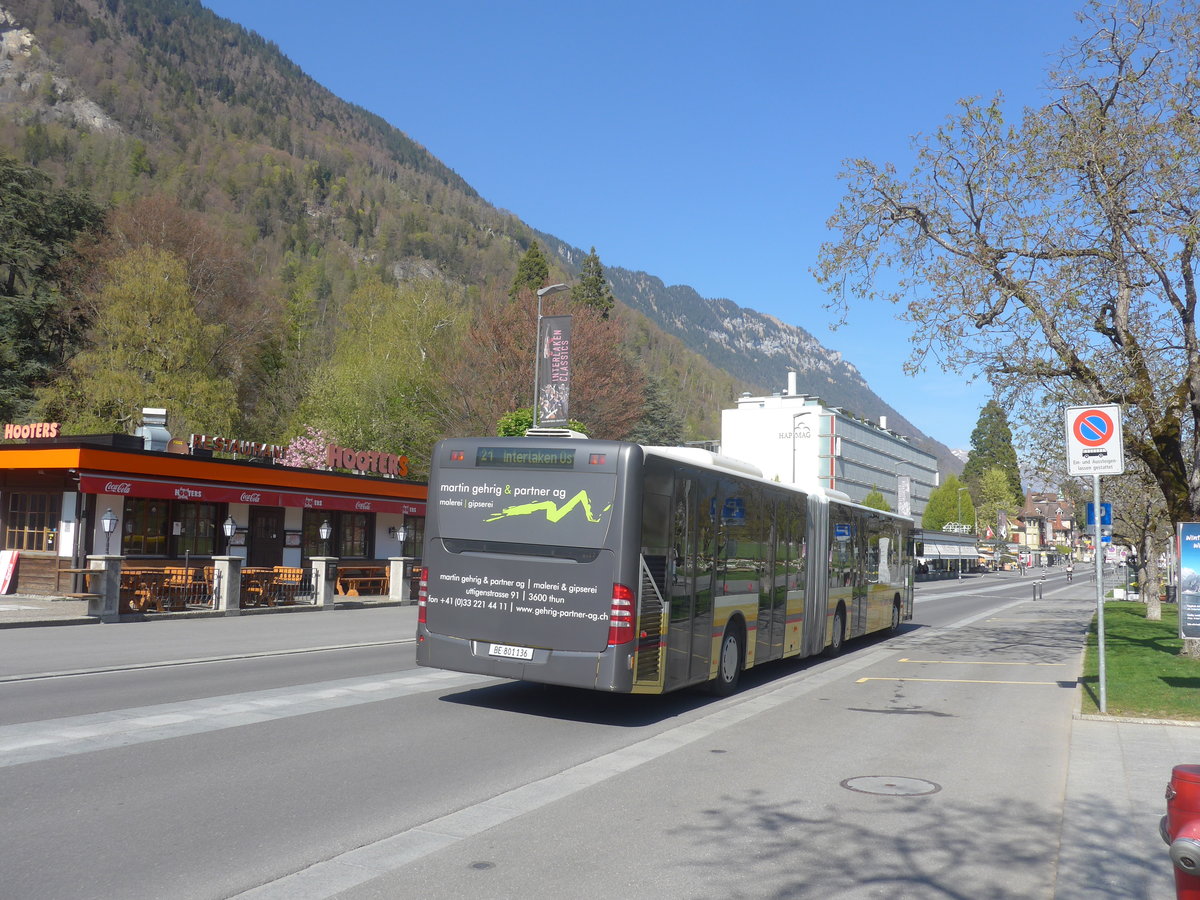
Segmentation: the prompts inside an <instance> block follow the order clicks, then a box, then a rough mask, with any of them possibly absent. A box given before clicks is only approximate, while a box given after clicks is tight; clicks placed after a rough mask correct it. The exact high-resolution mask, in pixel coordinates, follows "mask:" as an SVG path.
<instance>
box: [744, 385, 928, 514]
mask: <svg viewBox="0 0 1200 900" xmlns="http://www.w3.org/2000/svg"><path fill="white" fill-rule="evenodd" d="M721 453H723V454H724V455H726V456H732V457H734V458H736V459H742V460H745V461H746V462H750V463H753V464H754V465H756V466H758V467H759V468H760V469H762V471H763V474H764V475H765V476H766V477H767V478H769V479H772V480H776V481H780V482H783V483H785V484H786V483H791V484H799V485H805V484H814V483H815V484H819V485H821V486H823V487H825V488H828V489H831V490H836V491H841V492H842V493H844V494H847V495H848V496H849V497H850V498H851V499H852V500H857V501H862V499H863V498H865V497H866V496H867V494H869V493H870V492H871V491H872V490H873V489H877V490H878V491H879V492H880V493H881V494H882V495H883V497H884V499H885V500H886V501H887V503H888V505H889V506H890V507H891V508H892V509H893V510H895V511H897V512H900V513H903V514H904V515H910V516H913V517H914V518H915V519H916V520H917V521H918V522H919V521H920V519H921V516H922V515H923V514H924V512H925V507H926V505H927V504H928V503H929V495H930V494H931V493H932V491H933V489H934V488H935V487H937V485H938V466H937V457H936V456H934V455H933V454H932V453H927V452H925V451H924V450H921V449H919V448H917V447H915V446H913V444H912V443H911V442H910V441H909V439H908V438H907V437H905V436H904V435H901V434H897V433H896V432H894V431H891V430H890V429H888V427H887V422H886V420H880V422H879V423H878V424H877V423H875V422H870V421H867V420H866V419H863V418H861V417H859V416H856V415H854V414H853V413H849V412H847V411H845V410H843V409H840V408H838V407H836V406H826V405H825V403H824V401H822V400H821V399H820V398H818V397H809V396H805V395H803V394H797V393H796V373H795V372H789V373H788V389H787V390H786V391H783V392H780V393H778V394H772V395H771V396H769V397H751V396H749V395H748V394H744V395H742V397H741V398H740V399H739V400H738V401H737V408H736V409H726V410H722V411H721Z"/></svg>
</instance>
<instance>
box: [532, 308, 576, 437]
mask: <svg viewBox="0 0 1200 900" xmlns="http://www.w3.org/2000/svg"><path fill="white" fill-rule="evenodd" d="M539 331H540V334H539V335H538V353H539V354H541V363H540V366H539V368H538V416H537V419H538V424H539V425H566V424H567V418H568V412H569V410H568V408H569V406H570V401H571V317H570V316H544V317H543V318H542V321H541V328H540V329H539Z"/></svg>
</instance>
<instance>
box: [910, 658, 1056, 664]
mask: <svg viewBox="0 0 1200 900" xmlns="http://www.w3.org/2000/svg"><path fill="white" fill-rule="evenodd" d="M896 662H902V663H916V664H919V665H931V666H1065V665H1066V663H1042V662H995V661H993V662H982V661H980V660H974V659H907V658H905V659H898V660H896Z"/></svg>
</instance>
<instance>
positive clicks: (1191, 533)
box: [1176, 522, 1200, 639]
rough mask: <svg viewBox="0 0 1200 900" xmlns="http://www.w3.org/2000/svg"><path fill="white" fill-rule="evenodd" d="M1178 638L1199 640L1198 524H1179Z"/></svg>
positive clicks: (1199, 571) (1199, 562)
mask: <svg viewBox="0 0 1200 900" xmlns="http://www.w3.org/2000/svg"><path fill="white" fill-rule="evenodd" d="M1178 527H1179V540H1178V541H1177V542H1176V545H1177V546H1178V547H1179V588H1178V591H1179V594H1178V599H1179V636H1180V637H1181V638H1192V639H1196V638H1200V522H1180V523H1179V526H1178Z"/></svg>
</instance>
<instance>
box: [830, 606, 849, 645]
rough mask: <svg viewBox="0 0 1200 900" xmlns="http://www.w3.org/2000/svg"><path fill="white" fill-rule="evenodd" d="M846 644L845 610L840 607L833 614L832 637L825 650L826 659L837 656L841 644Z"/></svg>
mask: <svg viewBox="0 0 1200 900" xmlns="http://www.w3.org/2000/svg"><path fill="white" fill-rule="evenodd" d="M845 642H846V610H845V609H844V608H843V607H842V606H838V608H837V612H835V613H834V614H833V636H832V637H831V638H830V639H829V646H828V647H826V648H825V655H826V656H828V657H834V656H837V655H838V654H839V653H841V652H842V644H844V643H845Z"/></svg>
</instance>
